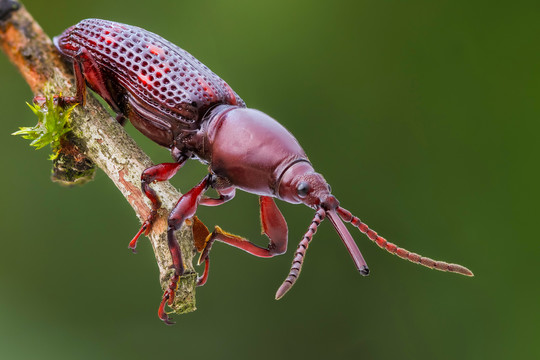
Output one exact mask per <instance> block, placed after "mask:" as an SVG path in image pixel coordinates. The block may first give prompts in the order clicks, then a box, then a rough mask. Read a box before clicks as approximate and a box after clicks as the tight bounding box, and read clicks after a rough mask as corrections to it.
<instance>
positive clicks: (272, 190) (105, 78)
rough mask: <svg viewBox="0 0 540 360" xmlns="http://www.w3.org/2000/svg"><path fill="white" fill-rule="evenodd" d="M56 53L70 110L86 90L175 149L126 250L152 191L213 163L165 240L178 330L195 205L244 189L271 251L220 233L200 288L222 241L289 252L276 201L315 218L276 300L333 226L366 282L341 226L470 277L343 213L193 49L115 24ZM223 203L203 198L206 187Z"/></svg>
mask: <svg viewBox="0 0 540 360" xmlns="http://www.w3.org/2000/svg"><path fill="white" fill-rule="evenodd" d="M54 43H55V45H56V47H57V49H58V51H59V52H60V53H61V54H62V55H64V57H65V58H67V59H68V60H70V61H71V62H72V63H73V69H74V73H75V78H76V89H77V93H76V95H75V96H74V97H63V98H61V100H62V102H63V103H65V104H72V103H80V104H84V99H85V96H86V93H85V91H86V85H88V87H90V88H91V89H92V90H94V91H95V92H96V93H97V94H99V95H100V96H101V97H102V98H103V99H104V100H105V101H106V102H107V103H108V104H109V105H110V107H111V108H112V109H113V110H114V111H115V112H116V114H117V117H116V119H117V120H118V121H119V122H120V123H121V124H123V123H124V122H125V120H126V119H129V121H130V122H131V123H132V124H133V125H134V127H135V128H137V129H138V130H139V131H140V132H141V133H142V134H144V135H145V136H147V137H148V138H150V139H151V140H153V141H154V142H156V143H157V144H159V145H161V146H163V147H166V148H168V149H169V150H170V152H171V155H172V158H173V159H174V162H171V163H163V164H158V165H155V166H152V167H150V168H148V169H146V170H144V172H143V173H142V175H141V189H142V191H143V193H144V194H146V196H147V197H148V199H149V200H150V202H151V204H152V211H151V213H150V215H149V216H148V218H147V219H146V220H145V221H144V223H143V225H142V227H141V228H140V230H139V231H138V232H137V234H136V235H135V237H134V238H133V240H132V241H131V242H130V244H129V247H130V248H132V249H134V248H135V247H136V244H137V239H138V238H139V236H140V235H141V234H142V233H143V232H145V231H148V230H149V229H150V227H151V226H152V223H153V221H154V219H155V217H156V215H157V210H158V209H159V208H160V207H161V202H160V199H159V197H158V196H157V194H156V193H155V192H154V190H153V189H152V187H151V186H150V185H151V184H152V183H153V182H156V181H165V180H168V179H170V178H171V177H173V176H174V175H175V174H176V172H177V171H178V170H179V169H180V168H181V167H182V165H184V164H185V163H186V161H187V160H188V159H198V160H200V161H201V162H202V163H204V164H206V165H208V168H209V173H208V175H206V176H205V177H204V178H203V179H202V181H201V182H200V183H199V184H198V185H196V186H195V187H193V188H192V189H191V190H189V191H188V192H186V193H185V194H184V195H182V196H181V198H180V199H179V200H178V203H177V204H176V205H175V207H174V208H173V210H172V211H171V212H170V214H169V216H168V227H167V239H168V245H169V249H170V252H171V256H172V260H173V269H174V273H173V275H172V276H171V279H170V284H169V287H168V288H167V289H166V291H165V292H164V294H163V296H162V299H161V303H160V305H159V309H158V315H159V318H160V319H161V320H163V321H164V322H166V323H172V322H171V319H170V318H169V316H168V315H167V313H166V312H165V306H166V305H167V304H168V305H169V306H170V305H171V304H172V302H173V300H174V296H175V292H176V288H177V284H178V281H179V278H180V277H181V276H182V274H183V272H184V265H183V262H182V254H181V251H180V247H179V245H178V242H177V240H176V238H175V231H176V230H177V229H179V228H180V227H181V226H182V224H183V223H184V222H185V221H186V220H187V219H190V218H193V217H194V215H195V213H196V210H197V207H198V206H199V205H206V206H217V205H221V204H223V203H225V202H227V201H229V200H231V199H232V198H233V197H234V196H235V191H236V189H240V190H243V191H246V192H249V193H252V194H255V195H258V196H259V204H260V215H261V223H262V229H263V232H264V234H265V235H266V236H267V237H268V239H269V243H268V246H266V247H261V246H258V245H256V244H254V243H252V242H251V241H249V240H247V239H245V238H242V237H240V236H236V235H233V234H230V233H227V232H225V231H223V230H221V228H219V227H218V226H216V227H215V230H214V231H213V232H211V233H210V232H209V231H207V234H205V238H204V245H203V246H202V251H201V256H200V258H199V264H202V263H203V262H204V263H205V268H204V273H203V275H202V276H201V277H200V278H199V280H198V285H203V284H204V283H205V282H206V280H207V277H208V271H209V261H210V257H209V251H210V249H211V247H212V244H213V243H214V242H215V241H216V240H217V241H221V242H224V243H226V244H229V245H232V246H235V247H237V248H240V249H242V250H244V251H246V252H248V253H250V254H252V255H255V256H259V257H265V258H267V257H273V256H276V255H280V254H283V253H284V252H285V251H286V249H287V237H288V228H287V223H286V222H285V219H284V217H283V215H282V214H281V212H280V210H279V209H278V207H277V206H276V204H275V202H274V198H277V199H279V200H282V201H286V202H289V203H292V204H305V205H307V206H308V207H310V208H312V209H313V210H315V216H314V217H313V220H312V222H311V224H310V226H309V228H308V231H307V232H306V233H305V235H304V236H303V238H302V240H301V241H300V244H299V245H298V248H297V249H296V252H295V254H294V259H293V263H292V266H291V269H290V272H289V275H288V276H287V278H286V279H285V281H284V282H283V284H282V285H281V286H280V288H279V289H278V290H277V293H276V299H280V298H281V297H282V296H283V295H285V293H286V292H287V291H289V289H290V288H291V287H292V286H293V285H294V283H295V282H296V280H297V279H298V276H299V274H300V270H301V268H302V264H303V262H304V258H305V254H306V250H307V248H308V246H309V244H310V242H311V240H312V238H313V235H314V234H315V232H316V231H317V228H318V226H319V225H320V223H321V222H322V221H323V220H324V219H325V218H328V219H329V220H330V222H331V223H332V225H333V226H334V228H335V230H336V231H337V233H338V235H339V237H340V238H341V240H342V241H343V243H344V244H345V246H346V248H347V250H348V252H349V254H350V255H351V257H352V259H353V262H354V264H355V266H356V268H357V270H358V271H359V272H360V274H362V275H364V276H366V275H368V274H369V269H368V266H367V264H366V261H365V260H364V258H363V256H362V253H361V252H360V250H359V249H358V246H357V245H356V243H355V242H354V239H353V237H352V236H351V234H350V233H349V231H348V230H347V228H346V227H345V225H344V223H343V222H348V223H351V224H352V225H353V226H355V227H356V228H358V229H359V230H360V231H361V232H362V233H364V234H366V235H367V236H368V238H369V239H371V240H372V241H374V242H375V243H376V244H377V245H378V246H380V247H381V248H383V249H385V250H387V251H388V252H390V253H392V254H395V255H397V256H399V257H401V258H403V259H406V260H409V261H411V262H414V263H417V264H421V265H424V266H426V267H429V268H432V269H437V270H441V271H449V272H455V273H459V274H463V275H467V276H473V274H472V272H471V271H470V270H469V269H467V268H465V267H463V266H461V265H457V264H449V263H446V262H443V261H435V260H432V259H430V258H427V257H423V256H421V255H418V254H415V253H412V252H409V251H408V250H405V249H403V248H400V247H398V246H396V245H395V244H393V243H391V242H389V241H387V240H386V239H384V238H383V237H381V236H380V235H378V234H377V233H376V232H375V231H373V230H372V229H370V228H369V227H368V226H367V225H366V224H365V223H363V222H362V221H360V219H359V218H358V217H356V216H354V215H352V213H351V212H350V211H348V210H346V209H345V208H343V207H341V206H340V203H339V202H338V200H337V199H336V197H335V196H333V195H332V194H331V190H330V186H329V185H328V183H327V182H326V180H325V179H324V177H323V176H322V175H321V174H319V173H317V172H316V171H315V170H314V168H313V166H312V164H311V162H310V161H309V159H308V157H307V155H306V153H305V152H304V150H303V149H302V147H301V146H300V144H299V143H298V141H297V140H296V138H295V137H294V136H293V135H292V134H291V133H290V132H289V131H288V130H287V129H285V127H283V126H282V125H281V124H279V123H278V122H277V121H276V120H274V119H273V118H272V117H270V116H269V115H267V114H265V113H263V112H260V111H258V110H255V109H250V108H247V107H246V105H245V103H244V101H243V100H242V99H241V98H240V97H239V96H238V94H237V93H236V92H235V91H234V90H233V89H232V88H231V87H230V86H229V85H228V84H227V83H226V82H225V81H224V80H222V79H221V78H220V77H218V76H217V75H216V74H214V73H213V72H212V71H211V70H210V69H209V68H208V67H206V66H205V65H203V64H202V63H201V62H200V61H198V60H197V59H196V58H195V57H193V56H192V55H191V54H189V53H188V52H187V51H185V50H183V49H181V48H179V47H178V46H176V45H174V44H172V43H170V42H169V41H167V40H165V39H163V38H162V37H160V36H158V35H156V34H153V33H151V32H149V31H146V30H144V29H141V28H138V27H135V26H131V25H125V24H120V23H116V22H111V21H106V20H99V19H87V20H83V21H81V22H80V23H78V24H76V25H74V26H72V27H70V28H68V29H67V30H65V31H64V32H63V33H62V34H61V35H59V36H57V37H55V38H54ZM209 188H213V189H214V190H216V192H217V194H218V195H219V197H217V198H211V197H207V196H205V195H204V193H205V192H206V191H207V190H208V189H209Z"/></svg>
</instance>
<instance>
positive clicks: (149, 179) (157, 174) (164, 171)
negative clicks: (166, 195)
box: [128, 157, 187, 252]
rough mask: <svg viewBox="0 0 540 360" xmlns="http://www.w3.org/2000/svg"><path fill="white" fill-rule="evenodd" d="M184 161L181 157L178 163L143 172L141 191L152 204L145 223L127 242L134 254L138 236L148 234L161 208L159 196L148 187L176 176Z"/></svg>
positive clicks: (150, 168)
mask: <svg viewBox="0 0 540 360" xmlns="http://www.w3.org/2000/svg"><path fill="white" fill-rule="evenodd" d="M186 160H187V158H185V157H181V158H180V159H179V160H178V162H175V163H163V164H158V165H154V166H152V167H149V168H148V169H146V170H144V171H143V173H142V175H141V189H142V192H143V193H144V194H145V195H146V196H147V197H148V199H150V201H151V202H152V210H151V211H150V214H149V215H148V217H147V218H146V221H145V222H144V223H143V224H142V226H141V228H140V230H139V231H138V232H137V234H136V235H135V236H134V237H133V239H132V240H131V241H130V242H129V246H128V247H129V248H130V249H131V250H133V251H134V252H135V248H136V247H137V240H138V239H139V236H141V234H142V233H143V232H145V231H146V234H148V231H150V227H151V225H152V223H153V222H154V220H155V218H156V216H157V211H158V209H159V208H160V207H161V200H160V199H159V196H158V195H157V194H156V192H155V191H154V189H152V188H151V187H150V184H152V183H154V182H157V181H166V180H169V179H170V178H172V177H173V176H174V174H176V172H177V171H178V169H180V168H181V167H182V165H184V164H185V162H186Z"/></svg>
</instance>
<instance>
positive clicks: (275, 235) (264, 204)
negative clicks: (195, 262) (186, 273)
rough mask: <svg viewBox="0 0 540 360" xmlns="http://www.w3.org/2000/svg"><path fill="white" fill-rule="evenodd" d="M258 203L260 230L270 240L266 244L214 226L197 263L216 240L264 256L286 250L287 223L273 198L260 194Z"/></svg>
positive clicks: (206, 254) (205, 257) (278, 253)
mask: <svg viewBox="0 0 540 360" xmlns="http://www.w3.org/2000/svg"><path fill="white" fill-rule="evenodd" d="M259 204H260V208H261V225H262V232H263V234H265V235H266V236H267V237H268V239H269V240H270V242H269V243H268V246H267V247H265V248H263V247H261V246H258V245H255V244H254V243H252V242H251V241H249V240H247V239H245V238H243V237H240V236H237V235H233V234H230V233H227V232H225V231H223V230H222V229H221V228H220V227H219V226H216V228H215V230H214V231H213V232H212V233H211V234H210V235H208V238H207V240H206V244H205V247H204V250H203V252H202V253H201V256H200V258H199V264H201V263H202V262H203V261H204V260H206V259H207V258H208V254H209V252H210V249H211V248H212V244H213V243H214V241H216V240H218V241H221V242H224V243H226V244H229V245H231V246H234V247H237V248H239V249H242V250H244V251H246V252H248V253H250V254H252V255H255V256H258V257H264V258H268V257H273V256H276V255H280V254H283V253H284V252H285V251H287V235H288V229H287V223H286V222H285V218H284V217H283V215H282V214H281V212H280V211H279V208H278V207H277V206H276V204H275V202H274V199H273V198H271V197H268V196H261V197H260V198H259Z"/></svg>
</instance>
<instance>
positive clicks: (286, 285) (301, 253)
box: [276, 208, 326, 300]
mask: <svg viewBox="0 0 540 360" xmlns="http://www.w3.org/2000/svg"><path fill="white" fill-rule="evenodd" d="M325 217H326V212H325V211H324V210H323V209H321V208H319V209H318V210H317V212H316V213H315V217H314V218H313V220H312V221H311V225H309V229H308V231H307V232H306V233H305V234H304V237H303V238H302V241H300V243H299V244H298V248H297V249H296V252H295V253H294V258H293V262H292V266H291V271H290V272H289V276H287V278H286V279H285V281H283V284H281V286H280V287H279V289H278V291H277V292H276V300H279V299H281V298H282V297H283V295H285V294H286V293H287V291H289V289H290V288H291V287H292V286H293V285H294V283H295V282H296V280H297V279H298V276H299V275H300V271H301V270H302V264H303V263H304V257H305V254H306V250H307V248H308V246H309V243H310V242H311V239H312V238H313V235H315V233H316V232H317V227H319V225H320V224H321V222H322V221H323V220H324V218H325Z"/></svg>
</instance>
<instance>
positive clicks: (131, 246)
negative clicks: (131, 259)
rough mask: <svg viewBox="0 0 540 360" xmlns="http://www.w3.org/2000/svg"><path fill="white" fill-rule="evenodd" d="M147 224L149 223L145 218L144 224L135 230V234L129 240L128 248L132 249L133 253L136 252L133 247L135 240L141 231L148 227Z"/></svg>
mask: <svg viewBox="0 0 540 360" xmlns="http://www.w3.org/2000/svg"><path fill="white" fill-rule="evenodd" d="M149 225H150V222H149V221H148V220H146V221H145V222H144V224H143V225H142V226H141V228H140V229H139V231H138V232H137V234H135V236H134V237H133V239H131V241H130V242H129V245H128V248H129V249H131V251H133V253H134V254H136V253H137V251H136V250H135V248H136V247H137V240H139V237H140V236H141V234H142V233H143V231H145V230H146V229H147V228H148V227H149Z"/></svg>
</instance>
